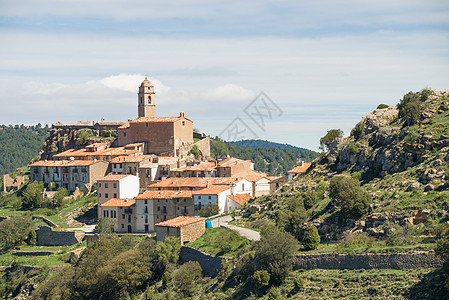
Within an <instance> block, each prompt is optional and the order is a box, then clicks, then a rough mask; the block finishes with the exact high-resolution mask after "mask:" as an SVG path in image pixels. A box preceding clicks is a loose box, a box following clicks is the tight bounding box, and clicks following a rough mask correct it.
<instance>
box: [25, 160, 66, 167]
mask: <svg viewBox="0 0 449 300" xmlns="http://www.w3.org/2000/svg"><path fill="white" fill-rule="evenodd" d="M63 163H64V162H63V161H62V160H40V161H37V162H35V163H32V164H30V165H29V166H30V167H56V166H62V165H63Z"/></svg>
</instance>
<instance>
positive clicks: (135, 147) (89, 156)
mask: <svg viewBox="0 0 449 300" xmlns="http://www.w3.org/2000/svg"><path fill="white" fill-rule="evenodd" d="M143 145H144V144H143V143H135V144H130V145H126V146H123V147H115V148H107V146H102V147H100V148H97V147H89V146H87V147H86V148H83V149H78V150H75V149H68V150H66V151H63V152H61V153H58V154H55V155H53V159H55V160H71V159H75V160H104V161H111V160H112V159H114V158H116V157H119V156H133V155H142V154H143V149H144V147H143Z"/></svg>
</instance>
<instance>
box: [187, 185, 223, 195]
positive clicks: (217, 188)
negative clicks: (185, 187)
mask: <svg viewBox="0 0 449 300" xmlns="http://www.w3.org/2000/svg"><path fill="white" fill-rule="evenodd" d="M230 189H231V187H230V186H229V185H213V186H211V187H208V188H205V189H202V190H198V191H193V195H217V194H220V193H223V192H224V191H227V190H230Z"/></svg>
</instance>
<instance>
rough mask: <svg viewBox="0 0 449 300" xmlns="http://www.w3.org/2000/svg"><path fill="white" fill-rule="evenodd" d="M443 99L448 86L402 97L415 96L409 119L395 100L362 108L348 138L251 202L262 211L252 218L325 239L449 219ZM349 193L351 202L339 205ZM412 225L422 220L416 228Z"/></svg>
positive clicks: (447, 113) (448, 128)
mask: <svg viewBox="0 0 449 300" xmlns="http://www.w3.org/2000/svg"><path fill="white" fill-rule="evenodd" d="M448 97H449V91H447V90H445V91H435V90H433V91H427V90H423V91H421V92H418V93H411V94H410V93H409V94H407V95H405V96H404V98H403V100H401V102H400V104H401V103H402V104H404V103H406V102H407V101H408V100H409V98H415V99H418V100H419V103H418V102H417V104H419V107H420V108H419V113H418V114H417V115H416V116H415V118H414V119H413V120H412V119H411V118H410V116H409V115H407V114H404V113H405V112H404V109H403V108H401V105H399V107H400V108H399V109H398V107H396V106H391V107H387V108H382V109H376V110H375V111H373V112H370V113H368V114H366V115H365V116H364V117H363V118H362V120H361V121H360V122H359V123H358V124H357V125H356V126H355V127H354V129H353V130H352V132H351V136H350V137H348V138H337V139H335V141H334V142H333V143H332V144H331V145H330V147H329V151H328V152H327V153H325V154H323V155H322V156H320V158H318V159H317V160H315V161H314V162H313V164H312V166H311V167H310V168H309V170H308V171H307V172H306V173H305V174H302V175H301V176H299V177H298V178H296V179H295V180H294V181H292V182H289V183H287V184H285V185H284V186H283V187H282V188H281V189H280V190H278V191H277V192H276V193H275V194H273V195H270V196H265V197H261V198H258V199H256V200H255V201H254V202H253V203H252V204H250V206H253V207H252V208H251V209H252V210H254V209H257V210H258V211H259V213H260V216H259V217H258V218H257V219H258V222H260V220H271V221H274V222H275V223H277V225H278V226H280V227H283V228H284V229H286V230H287V231H290V232H292V233H293V234H295V235H296V236H297V237H298V238H301V237H302V232H303V230H304V229H305V228H307V227H308V226H310V225H315V226H316V227H317V228H318V230H319V233H320V235H321V237H322V239H323V238H324V239H327V240H329V239H330V240H336V239H341V238H343V237H345V236H346V235H348V234H350V233H352V232H354V231H357V232H359V233H360V232H363V233H367V234H368V235H369V236H373V237H375V238H380V239H388V238H389V237H392V236H393V234H392V231H394V230H396V231H398V230H402V231H404V226H405V227H409V228H408V229H407V230H409V229H410V228H414V230H416V232H415V233H414V234H415V235H420V234H423V233H425V232H427V233H430V232H431V231H432V228H433V227H434V226H437V225H438V224H439V223H442V222H445V221H446V220H448V214H447V211H448V210H449V193H448V190H449V184H448V181H447V178H449V168H448V161H449V154H448V153H447V152H448V150H449V148H448V146H449V135H448V133H449V110H448V105H449V98H448ZM415 104H416V103H415ZM335 178H337V179H335ZM341 178H347V180H344V182H345V184H347V186H343V188H342V189H345V190H346V191H347V193H346V194H345V195H344V196H342V195H343V194H344V193H343V192H342V191H340V190H337V188H338V187H339V185H338V182H337V181H338V180H339V179H341ZM351 189H353V190H351ZM351 193H352V195H351ZM351 196H353V199H352V200H351V201H355V202H354V203H349V204H348V203H344V200H345V199H343V198H345V197H346V198H351ZM292 199H294V200H292ZM295 199H296V200H295ZM354 199H355V200H354ZM295 201H296V202H297V203H296V202H295ZM348 205H349V206H350V205H352V207H348ZM357 205H359V207H357ZM292 207H294V208H292ZM296 207H298V208H296ZM296 209H297V211H296V213H295V214H296V219H295V220H294V221H293V220H292V219H291V218H292V215H291V214H294V213H293V212H295V210H296ZM418 210H421V212H418ZM298 213H299V215H300V216H298ZM420 218H421V219H420ZM248 220H249V221H251V222H254V221H257V220H256V219H252V218H249V219H248ZM417 223H421V224H422V225H420V226H419V228H418V227H416V228H415V227H414V224H417ZM398 226H399V227H398ZM410 226H411V227H410ZM407 230H406V231H407ZM418 241H420V239H419V238H417V239H416V242H418ZM404 243H406V242H404Z"/></svg>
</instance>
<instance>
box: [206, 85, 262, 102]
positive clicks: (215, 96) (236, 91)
mask: <svg viewBox="0 0 449 300" xmlns="http://www.w3.org/2000/svg"><path fill="white" fill-rule="evenodd" d="M254 96H255V94H254V92H253V91H250V90H248V89H245V88H243V87H241V86H238V85H236V84H233V83H227V84H225V85H221V86H219V87H216V88H214V89H213V90H210V91H208V92H206V94H205V95H204V98H206V99H207V100H209V101H226V102H228V101H231V102H232V101H251V100H252V99H253V98H254Z"/></svg>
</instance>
